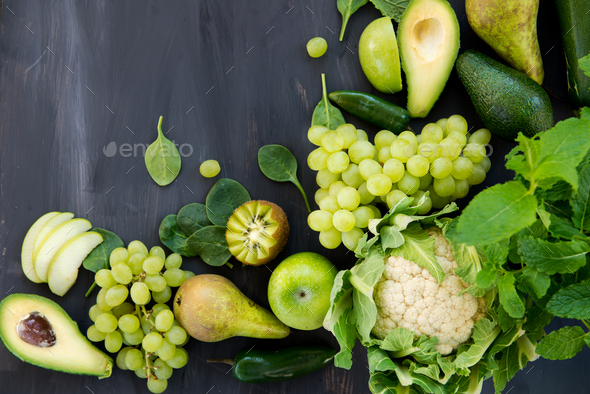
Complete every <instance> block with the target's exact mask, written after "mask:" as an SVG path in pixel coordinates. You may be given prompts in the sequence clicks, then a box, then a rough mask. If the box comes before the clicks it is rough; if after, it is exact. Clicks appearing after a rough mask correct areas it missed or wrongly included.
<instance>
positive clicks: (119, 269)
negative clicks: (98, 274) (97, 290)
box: [111, 264, 133, 285]
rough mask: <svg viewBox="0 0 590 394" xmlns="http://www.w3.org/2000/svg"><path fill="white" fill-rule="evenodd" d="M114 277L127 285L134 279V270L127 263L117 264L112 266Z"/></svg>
mask: <svg viewBox="0 0 590 394" xmlns="http://www.w3.org/2000/svg"><path fill="white" fill-rule="evenodd" d="M111 274H112V275H113V279H115V280H116V281H117V282H119V283H120V284H122V285H126V284H128V283H129V282H131V280H132V279H133V272H131V268H129V266H128V265H127V264H117V265H115V266H114V267H112V268H111Z"/></svg>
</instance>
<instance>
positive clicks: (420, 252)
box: [391, 223, 445, 283]
mask: <svg viewBox="0 0 590 394" xmlns="http://www.w3.org/2000/svg"><path fill="white" fill-rule="evenodd" d="M402 235H403V237H404V240H405V242H404V243H403V245H402V246H400V247H399V248H396V249H392V252H391V254H392V255H393V254H395V255H398V256H403V257H404V258H405V259H406V260H409V261H413V262H415V263H416V264H417V265H418V266H419V267H422V268H426V269H427V270H428V272H430V275H432V276H433V277H434V279H436V281H437V282H438V283H442V281H443V279H444V278H445V272H444V271H443V269H442V268H441V266H440V264H439V263H438V261H437V260H436V256H435V255H434V238H433V237H431V236H429V235H428V233H426V231H423V230H422V227H420V225H419V224H418V223H410V225H409V226H408V228H407V229H406V230H404V231H402Z"/></svg>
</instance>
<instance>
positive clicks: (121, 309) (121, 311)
mask: <svg viewBox="0 0 590 394" xmlns="http://www.w3.org/2000/svg"><path fill="white" fill-rule="evenodd" d="M134 311H135V306H134V305H133V304H131V303H130V302H124V303H122V304H121V305H117V306H116V307H114V308H113V310H112V313H113V316H115V317H116V318H117V319H119V318H120V317H121V316H123V315H126V314H128V313H133V312H134Z"/></svg>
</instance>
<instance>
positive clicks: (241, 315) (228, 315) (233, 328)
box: [174, 274, 290, 342]
mask: <svg viewBox="0 0 590 394" xmlns="http://www.w3.org/2000/svg"><path fill="white" fill-rule="evenodd" d="M174 315H175V316H176V319H177V320H178V322H179V323H180V325H181V326H182V327H183V328H184V329H185V330H186V331H187V332H188V333H189V335H190V336H192V337H193V338H195V339H198V340H199V341H203V342H218V341H222V340H224V339H227V338H231V337H236V336H239V337H251V338H266V339H280V338H285V337H286V336H287V335H289V332H290V330H289V327H287V326H286V325H284V324H283V323H281V322H280V321H279V319H277V318H276V317H275V316H274V315H273V314H272V313H271V312H269V311H268V310H266V309H264V308H263V307H261V306H260V305H257V304H256V303H255V302H254V301H252V300H250V299H249V298H248V297H246V296H245V295H244V294H243V293H242V292H241V291H240V290H239V289H238V288H237V287H236V285H234V284H233V283H232V282H231V281H230V280H228V279H226V278H224V277H223V276H219V275H210V274H203V275H197V276H193V277H191V278H189V279H187V280H186V281H184V283H183V284H182V285H181V286H180V288H179V289H178V291H177V292H176V296H175V297H174Z"/></svg>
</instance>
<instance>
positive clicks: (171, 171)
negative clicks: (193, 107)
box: [145, 116, 180, 186]
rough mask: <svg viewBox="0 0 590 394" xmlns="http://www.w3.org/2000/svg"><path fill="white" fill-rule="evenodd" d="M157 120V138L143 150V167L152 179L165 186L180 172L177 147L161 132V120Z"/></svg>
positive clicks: (161, 118)
mask: <svg viewBox="0 0 590 394" xmlns="http://www.w3.org/2000/svg"><path fill="white" fill-rule="evenodd" d="M163 119H164V118H163V117H162V116H160V120H159V122H158V138H157V139H156V141H154V142H153V143H152V144H151V145H150V146H149V147H148V148H147V150H146V152H145V167H146V168H147V170H148V173H149V174H150V176H151V177H152V179H153V180H154V181H155V182H156V183H157V184H158V185H160V186H166V185H168V184H170V183H172V181H173V180H175V179H176V177H177V176H178V173H179V172H180V155H179V154H178V149H176V146H175V145H174V144H173V143H172V141H170V140H169V139H168V138H166V137H165V136H164V133H162V120H163Z"/></svg>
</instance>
